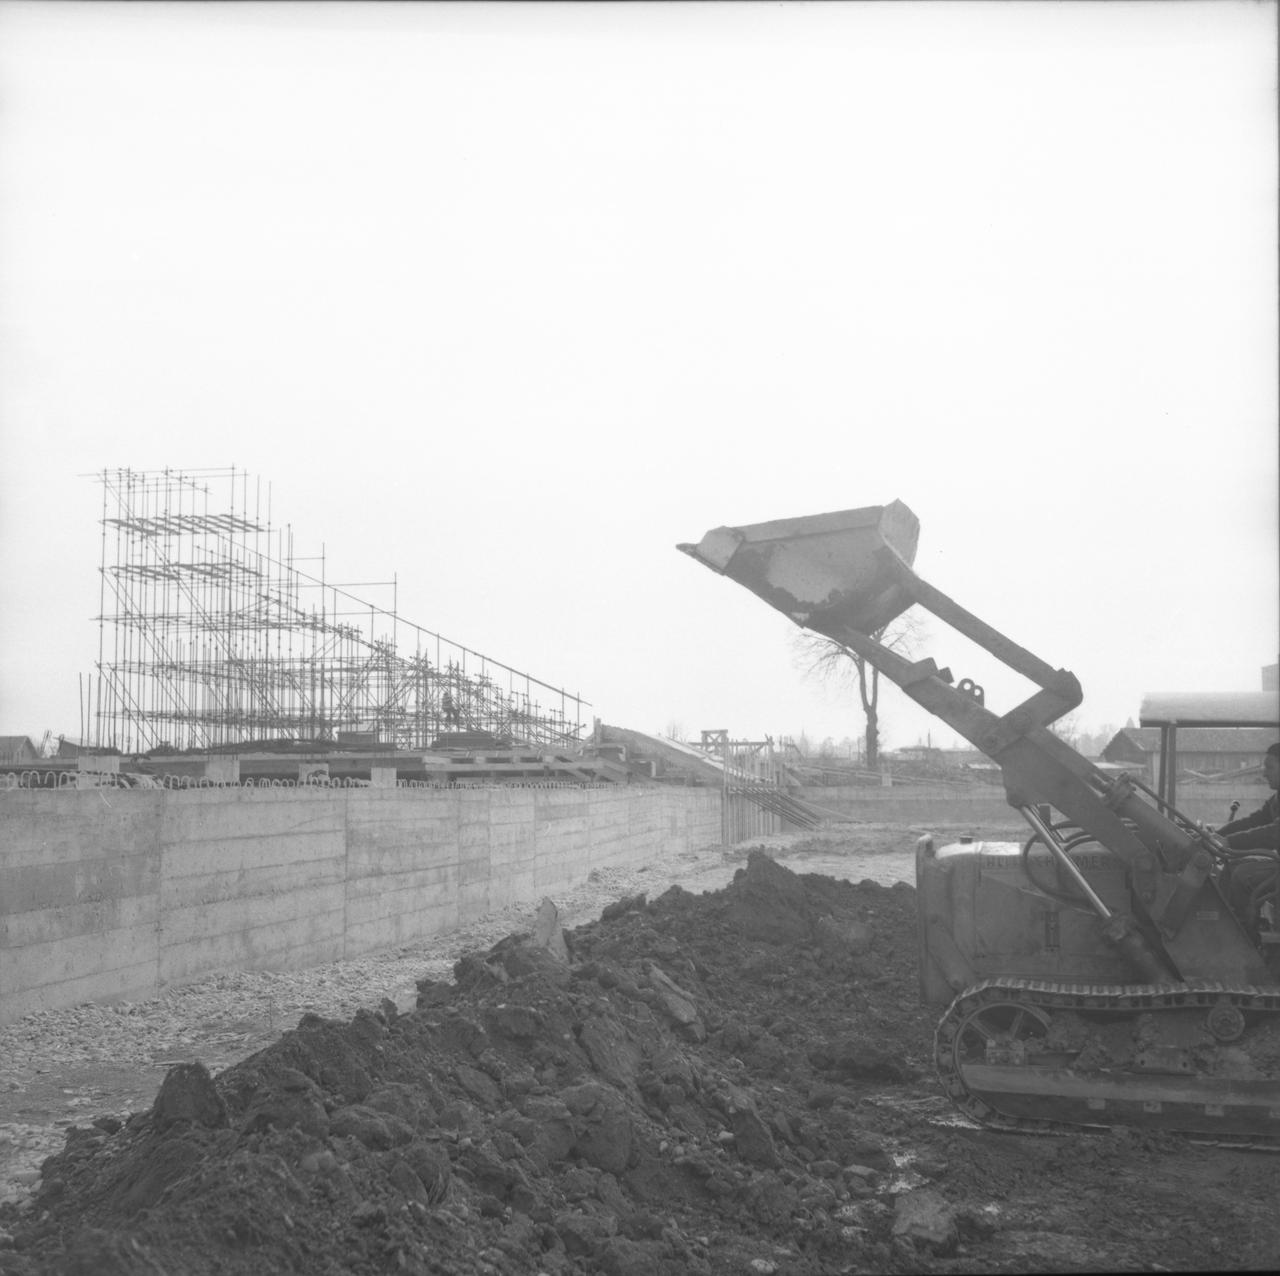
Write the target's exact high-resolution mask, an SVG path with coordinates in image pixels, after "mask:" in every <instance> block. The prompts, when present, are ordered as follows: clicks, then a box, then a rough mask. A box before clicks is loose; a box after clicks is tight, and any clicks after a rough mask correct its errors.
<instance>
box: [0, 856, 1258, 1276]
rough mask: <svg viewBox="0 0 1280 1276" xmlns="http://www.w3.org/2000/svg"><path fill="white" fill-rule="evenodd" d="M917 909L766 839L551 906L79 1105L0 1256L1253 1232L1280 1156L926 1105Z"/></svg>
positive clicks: (1070, 1266) (800, 1249) (420, 1251)
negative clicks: (374, 999)
mask: <svg viewBox="0 0 1280 1276" xmlns="http://www.w3.org/2000/svg"><path fill="white" fill-rule="evenodd" d="M915 926H916V921H915V892H914V890H913V889H912V888H911V887H910V886H906V885H898V886H894V887H890V888H886V887H883V886H878V885H876V884H875V883H873V882H870V881H864V882H862V883H860V884H857V885H854V884H850V883H847V882H840V881H836V880H834V879H831V878H825V877H817V876H813V875H797V874H794V873H791V872H789V871H788V870H786V869H784V868H781V867H779V866H778V865H777V864H775V863H774V862H773V861H772V860H770V859H768V858H767V857H766V856H764V855H763V854H759V853H756V854H753V855H752V856H751V858H750V860H749V862H748V864H747V866H746V867H745V868H744V869H742V870H740V871H739V872H738V874H737V875H736V877H735V879H734V881H733V882H732V884H731V885H730V886H728V887H727V888H725V889H724V890H722V891H718V892H715V893H713V894H706V895H698V896H694V895H691V894H689V893H687V892H685V891H682V890H680V889H679V888H673V889H671V890H669V891H667V892H666V893H665V894H664V895H662V896H661V897H660V898H658V899H656V900H653V901H647V900H646V899H645V898H644V897H643V896H637V897H635V898H633V899H627V900H622V901H619V902H618V903H616V904H613V905H611V906H610V907H608V908H606V909H605V911H604V913H603V915H602V916H601V918H600V920H599V921H597V922H594V923H592V924H590V925H587V926H583V927H579V928H578V929H576V930H573V931H571V932H569V933H567V934H562V933H561V932H560V930H559V928H558V926H557V925H556V924H555V919H554V916H553V912H548V913H547V914H546V915H545V916H543V917H541V918H540V919H539V925H538V927H537V928H536V930H535V932H534V934H532V935H518V936H511V937H509V938H507V939H504V940H503V941H502V942H500V943H498V944H497V945H495V946H494V947H493V948H492V949H490V950H489V951H488V952H485V953H473V954H469V955H467V956H465V957H463V958H462V959H461V960H460V961H459V962H458V963H457V965H456V966H455V969H454V979H453V980H452V981H448V982H445V981H434V980H429V979H424V980H423V981H422V982H421V983H420V984H419V995H418V1005H417V1009H416V1010H415V1011H414V1012H412V1013H409V1014H400V1013H397V1010H396V1007H395V1005H394V1004H393V1003H391V1002H384V1003H383V1005H382V1006H381V1007H380V1008H378V1009H376V1010H374V1009H370V1010H366V1011H361V1012H359V1013H358V1014H357V1015H356V1016H355V1017H354V1018H353V1019H352V1020H350V1021H346V1022H341V1021H337V1020H330V1019H324V1018H320V1017H319V1016H315V1015H306V1016H304V1017H303V1019H302V1020H301V1021H300V1022H299V1023H298V1025H297V1027H296V1028H294V1029H293V1030H291V1031H289V1032H287V1033H285V1034H284V1035H283V1036H282V1037H281V1038H280V1040H279V1041H277V1042H276V1043H274V1044H273V1045H271V1046H270V1047H269V1048H268V1049H266V1050H263V1051H261V1052H260V1053H258V1054H256V1055H253V1056H252V1057H250V1058H248V1059H246V1060H244V1061H243V1062H242V1063H239V1064H237V1065H235V1066H233V1067H231V1068H228V1069H227V1070H226V1071H224V1072H222V1073H221V1074H220V1075H218V1076H217V1077H216V1078H215V1077H211V1076H210V1074H209V1073H208V1072H207V1071H206V1070H205V1068H204V1067H203V1066H202V1065H200V1064H199V1063H191V1064H183V1065H180V1066H178V1067H175V1068H173V1069H171V1070H170V1072H169V1073H168V1075H167V1076H166V1079H165V1082H164V1084H163V1085H162V1086H161V1089H160V1092H159V1094H158V1096H157V1098H156V1101H155V1103H154V1105H153V1106H152V1107H151V1109H150V1110H149V1111H147V1112H142V1113H138V1114H135V1115H134V1116H133V1117H132V1118H131V1119H129V1120H128V1121H127V1122H126V1123H124V1124H123V1125H121V1124H120V1123H119V1122H118V1121H115V1120H113V1119H107V1118H104V1119H100V1120H99V1121H97V1122H95V1123H94V1124H92V1125H90V1126H88V1127H85V1128H74V1129H72V1130H71V1132H70V1133H69V1135H68V1138H67V1143H66V1147H65V1149H64V1150H63V1151H62V1152H60V1153H59V1154H58V1155H56V1156H54V1157H51V1158H50V1159H49V1160H48V1161H46V1162H45V1165H44V1168H43V1176H42V1182H41V1187H40V1190H39V1192H38V1194H37V1197H36V1199H35V1202H34V1206H33V1208H32V1209H30V1210H28V1211H27V1212H26V1213H23V1214H21V1215H18V1214H14V1213H11V1214H10V1215H9V1216H8V1217H5V1216H3V1215H2V1214H0V1223H3V1224H4V1226H5V1227H6V1228H7V1229H8V1230H9V1232H10V1233H11V1234H12V1235H11V1241H10V1247H9V1248H4V1249H0V1272H3V1273H7V1274H12V1276H34V1274H35V1273H46V1272H60V1273H69V1274H73V1276H75V1274H81V1273H83V1274H84V1276H89V1274H90V1273H92V1274H93V1276H116V1274H119V1276H124V1274H125V1273H155V1274H156V1276H160V1274H162V1273H165V1274H169V1276H174V1274H175V1273H182V1274H184V1276H187V1274H190V1276H201V1274H203V1273H210V1274H212V1273H219V1274H222V1273H259V1272H260V1273H273V1274H274V1273H282V1272H299V1273H303V1272H305V1273H308V1274H316V1273H366V1272H368V1273H373V1272H406V1273H447V1274H448V1276H469V1274H471V1273H476V1274H479V1273H484V1274H485V1276H497V1274H501V1273H512V1274H515V1273H537V1272H545V1273H548V1274H551V1273H569V1272H573V1273H606V1274H607V1276H663V1274H666V1273H669V1274H671V1276H676V1274H678V1273H728V1272H735V1273H759V1274H760V1276H769V1274H770V1273H796V1274H807V1273H844V1272H856V1271H882V1272H886V1271H887V1272H894V1271H902V1272H906V1271H1001V1270H1003V1271H1036V1270H1044V1271H1059V1270H1063V1271H1065V1270H1105V1269H1112V1270H1115V1269H1125V1268H1127V1269H1130V1270H1141V1269H1143V1268H1144V1267H1145V1268H1151V1267H1152V1265H1153V1264H1154V1266H1155V1267H1164V1268H1171V1267H1182V1266H1185V1267H1190V1268H1195V1267H1223V1266H1226V1265H1239V1266H1245V1267H1247V1266H1250V1265H1252V1264H1254V1263H1256V1264H1258V1265H1263V1266H1265V1265H1268V1262H1269V1259H1270V1258H1271V1257H1272V1256H1273V1255H1274V1252H1275V1246H1276V1242H1277V1239H1278V1232H1277V1225H1276V1223H1275V1222H1274V1220H1273V1219H1272V1218H1271V1215H1272V1213H1273V1211H1272V1208H1271V1205H1270V1200H1271V1199H1274V1194H1275V1191H1276V1188H1277V1186H1280V1182H1277V1172H1276V1167H1275V1161H1276V1159H1275V1158H1256V1157H1255V1158H1250V1157H1248V1156H1246V1155H1242V1154H1240V1153H1223V1152H1220V1151H1215V1150H1213V1149H1200V1148H1193V1147H1190V1146H1189V1145H1187V1144H1185V1143H1183V1142H1182V1141H1180V1140H1174V1139H1168V1138H1166V1139H1163V1140H1155V1139H1150V1138H1143V1137H1140V1136H1133V1135H1128V1134H1125V1133H1119V1134H1115V1135H1103V1136H1086V1135H1081V1136H1070V1137H1067V1138H1058V1139H1050V1138H1043V1137H1038V1138H1028V1137H1025V1136H1016V1135H1001V1134H993V1133H988V1132H983V1131H979V1130H977V1129H974V1128H969V1127H964V1126H962V1125H961V1126H957V1125H950V1126H949V1125H947V1124H945V1122H944V1121H942V1120H941V1119H940V1118H943V1117H945V1115H946V1113H947V1112H948V1108H947V1104H946V1102H945V1100H943V1099H942V1098H941V1096H940V1095H939V1093H938V1090H937V1086H936V1084H935V1083H934V1081H933V1078H932V1076H931V1072H930V1065H929V1062H928V1059H929V1052H930V1049H931V1044H932V1032H933V1024H934V1020H935V1014H934V1012H933V1011H931V1010H925V1009H923V1008H921V1007H920V1006H919V1005H918V1004H917V996H916V976H915ZM1214 1158H1218V1159H1216V1160H1215V1159H1214ZM1223 1158H1225V1159H1223ZM1171 1165H1176V1167H1177V1173H1176V1174H1172V1175H1171V1174H1170V1173H1169V1167H1170V1166H1171ZM1157 1167H1158V1168H1157ZM1246 1167H1247V1168H1246ZM1179 1175H1180V1176H1181V1177H1180V1179H1179V1177H1178V1176H1179ZM1207 1187H1208V1188H1211V1190H1209V1191H1206V1188H1207Z"/></svg>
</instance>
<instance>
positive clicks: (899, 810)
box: [800, 784, 1022, 824]
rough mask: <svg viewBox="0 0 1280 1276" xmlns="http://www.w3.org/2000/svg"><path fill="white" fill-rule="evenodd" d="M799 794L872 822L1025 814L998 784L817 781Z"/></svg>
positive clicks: (999, 818) (999, 820)
mask: <svg viewBox="0 0 1280 1276" xmlns="http://www.w3.org/2000/svg"><path fill="white" fill-rule="evenodd" d="M800 795H801V797H803V798H804V800H805V801H806V802H811V803H813V804H814V805H815V806H818V807H822V808H824V809H826V810H830V811H838V812H839V813H840V814H841V815H847V816H850V817H851V818H853V819H855V820H864V821H866V822H867V823H868V824H1009V823H1017V822H1019V821H1020V820H1021V818H1022V817H1021V816H1020V815H1019V814H1018V813H1017V811H1015V810H1014V809H1013V808H1012V807H1011V806H1010V805H1009V803H1008V802H1006V801H1005V797H1004V789H1002V788H1001V787H999V786H998V785H995V784H993V785H990V786H985V785H984V786H983V787H982V788H972V789H970V788H963V789H962V788H949V787H947V786H945V785H941V784H939V785H927V784H910V785H907V784H903V785H894V786H892V787H888V786H883V785H882V786H871V785H843V784H839V785H837V784H828V785H822V784H816V785H807V786H805V787H804V788H802V789H801V790H800Z"/></svg>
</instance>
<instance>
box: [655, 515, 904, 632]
mask: <svg viewBox="0 0 1280 1276" xmlns="http://www.w3.org/2000/svg"><path fill="white" fill-rule="evenodd" d="M919 532H920V524H919V522H918V520H917V519H916V516H915V515H914V514H913V513H912V512H911V511H910V510H909V509H908V508H907V507H906V506H905V505H903V504H902V502H901V501H894V502H893V503H892V504H890V505H869V506H866V507H864V508H863V509H856V510H841V511H839V512H837V513H833V514H813V515H810V516H809V517H807V518H788V519H779V520H778V521H776V522H772V523H753V524H751V525H749V526H747V527H717V528H715V529H714V530H712V531H710V532H708V533H707V534H706V535H705V536H704V537H703V538H702V539H701V540H700V541H699V542H698V543H697V544H696V545H678V546H677V547H676V548H677V549H680V550H681V551H683V552H684V553H686V554H688V555H689V556H690V557H691V558H696V559H697V560H698V561H699V562H700V563H704V564H705V565H706V566H707V567H710V568H711V569H712V570H713V571H717V572H719V573H720V574H721V575H723V576H728V577H729V578H730V579H731V580H736V581H737V582H738V584H739V585H745V586H746V587H747V588H748V589H749V590H751V592H752V593H753V594H756V595H758V596H759V597H760V598H763V599H764V601H765V602H767V603H768V604H769V605H770V606H771V607H776V608H777V609H778V610H779V611H781V612H783V613H785V614H786V615H787V616H789V617H790V618H791V619H792V620H794V621H795V622H796V624H798V625H803V626H804V627H805V628H807V629H814V630H817V631H818V632H819V633H823V634H826V635H827V636H828V637H831V638H836V639H839V637H840V634H841V633H842V632H843V631H844V630H846V629H856V630H857V631H858V632H860V633H863V634H874V633H876V632H877V631H879V630H881V629H883V628H884V626H885V625H887V624H888V623H889V622H890V621H891V620H893V619H894V617H896V616H899V615H901V614H902V612H904V611H906V609H907V608H908V607H910V606H911V604H912V602H913V601H914V600H913V598H912V595H911V589H910V584H911V582H912V581H913V580H914V579H915V576H914V574H913V573H912V571H911V570H910V567H911V563H912V562H913V561H914V559H915V554H916V539H917V537H918V536H919Z"/></svg>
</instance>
